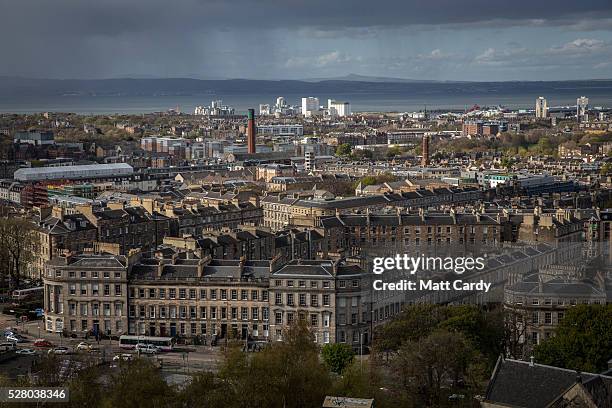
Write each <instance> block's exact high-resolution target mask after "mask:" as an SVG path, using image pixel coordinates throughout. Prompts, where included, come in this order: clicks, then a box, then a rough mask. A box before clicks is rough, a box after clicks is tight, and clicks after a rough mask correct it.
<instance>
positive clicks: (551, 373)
mask: <svg viewBox="0 0 612 408" xmlns="http://www.w3.org/2000/svg"><path fill="white" fill-rule="evenodd" d="M578 375H580V380H581V381H582V382H583V383H588V382H589V381H591V380H593V379H594V378H597V377H600V378H601V379H602V380H603V381H605V382H606V383H610V384H612V377H608V376H599V375H598V374H592V373H580V374H578V373H577V372H576V371H574V370H568V369H564V368H558V367H553V366H547V365H543V364H533V365H532V364H530V363H529V362H527V361H520V360H511V359H502V358H500V359H499V360H498V361H497V365H496V366H495V369H494V370H493V375H492V376H491V380H490V381H489V385H488V386H487V391H486V393H485V401H486V402H490V403H496V404H500V405H501V404H503V405H506V406H511V407H523V408H542V407H546V406H547V405H548V404H550V403H551V402H553V401H554V400H555V399H557V398H558V397H559V396H560V395H561V394H562V393H563V392H565V391H566V390H567V389H568V388H570V387H571V386H572V385H574V384H575V383H576V381H577V379H578ZM608 406H609V405H608Z"/></svg>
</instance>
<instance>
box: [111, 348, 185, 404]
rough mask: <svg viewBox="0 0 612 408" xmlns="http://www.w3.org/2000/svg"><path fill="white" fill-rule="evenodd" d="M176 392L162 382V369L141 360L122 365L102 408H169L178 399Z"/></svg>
mask: <svg viewBox="0 0 612 408" xmlns="http://www.w3.org/2000/svg"><path fill="white" fill-rule="evenodd" d="M175 397H176V396H175V391H174V389H173V388H172V387H170V386H169V385H168V384H167V383H166V381H165V380H164V379H163V378H162V376H161V374H160V372H159V369H157V368H156V367H154V366H153V364H152V363H150V362H149V361H147V360H144V359H141V358H138V359H136V360H134V361H132V362H131V363H130V364H127V365H122V366H121V367H120V369H119V373H118V374H116V375H114V376H113V377H112V379H111V382H110V384H109V390H108V393H107V394H106V397H105V398H104V400H103V403H102V406H103V407H108V408H111V407H122V408H139V407H142V406H148V407H153V408H158V407H166V406H168V405H170V403H171V402H172V401H174V400H175V399H176V398H175Z"/></svg>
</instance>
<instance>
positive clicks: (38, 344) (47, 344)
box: [34, 339, 53, 347]
mask: <svg viewBox="0 0 612 408" xmlns="http://www.w3.org/2000/svg"><path fill="white" fill-rule="evenodd" d="M34 347H53V344H52V343H51V342H50V341H49V340H45V339H36V340H34Z"/></svg>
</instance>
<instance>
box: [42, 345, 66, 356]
mask: <svg viewBox="0 0 612 408" xmlns="http://www.w3.org/2000/svg"><path fill="white" fill-rule="evenodd" d="M68 351H69V350H68V347H63V346H60V347H56V348H52V349H50V350H49V351H48V352H47V353H49V354H68Z"/></svg>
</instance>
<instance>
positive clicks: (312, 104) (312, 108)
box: [302, 96, 319, 116]
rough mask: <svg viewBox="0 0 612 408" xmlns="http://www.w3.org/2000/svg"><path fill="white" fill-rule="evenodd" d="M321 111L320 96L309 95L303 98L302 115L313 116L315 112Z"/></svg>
mask: <svg viewBox="0 0 612 408" xmlns="http://www.w3.org/2000/svg"><path fill="white" fill-rule="evenodd" d="M318 111H319V98H314V97H312V96H309V97H308V98H302V115H304V116H311V115H312V114H313V113H316V112H318Z"/></svg>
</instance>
